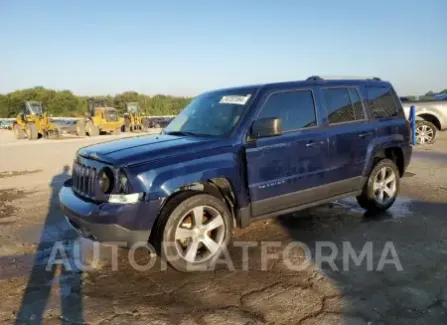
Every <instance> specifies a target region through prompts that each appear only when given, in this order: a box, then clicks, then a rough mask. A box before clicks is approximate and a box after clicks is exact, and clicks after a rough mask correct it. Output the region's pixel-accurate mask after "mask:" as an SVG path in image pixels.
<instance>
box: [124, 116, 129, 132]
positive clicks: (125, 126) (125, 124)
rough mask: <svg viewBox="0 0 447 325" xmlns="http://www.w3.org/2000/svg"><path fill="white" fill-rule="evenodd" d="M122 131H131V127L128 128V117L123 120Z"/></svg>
mask: <svg viewBox="0 0 447 325" xmlns="http://www.w3.org/2000/svg"><path fill="white" fill-rule="evenodd" d="M123 129H124V132H130V131H131V129H130V120H129V119H128V118H126V119H125V120H124V128H123Z"/></svg>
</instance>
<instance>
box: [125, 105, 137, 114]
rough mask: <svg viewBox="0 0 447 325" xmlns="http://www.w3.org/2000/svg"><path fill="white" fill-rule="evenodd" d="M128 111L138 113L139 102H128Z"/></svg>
mask: <svg viewBox="0 0 447 325" xmlns="http://www.w3.org/2000/svg"><path fill="white" fill-rule="evenodd" d="M127 111H128V112H129V113H138V104H137V103H129V104H127Z"/></svg>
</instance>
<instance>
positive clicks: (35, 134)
mask: <svg viewBox="0 0 447 325" xmlns="http://www.w3.org/2000/svg"><path fill="white" fill-rule="evenodd" d="M25 130H26V136H27V137H28V140H37V139H38V138H39V131H38V130H37V126H36V124H34V123H27V124H26V126H25Z"/></svg>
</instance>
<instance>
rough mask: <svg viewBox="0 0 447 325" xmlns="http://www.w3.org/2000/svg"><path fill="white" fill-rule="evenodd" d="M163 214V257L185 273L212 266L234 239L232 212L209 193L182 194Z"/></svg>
mask: <svg viewBox="0 0 447 325" xmlns="http://www.w3.org/2000/svg"><path fill="white" fill-rule="evenodd" d="M161 217H162V218H163V219H164V222H165V224H164V226H163V225H162V227H161V229H162V236H160V237H161V240H162V241H161V243H160V245H161V247H160V248H161V254H162V258H166V260H167V261H168V262H169V264H170V265H171V266H172V267H173V268H175V269H177V270H179V271H182V272H188V271H194V270H209V269H211V268H212V267H214V265H215V262H216V260H217V258H218V257H219V256H220V255H221V254H222V251H223V249H226V246H227V245H228V243H229V242H230V240H231V234H232V223H231V215H230V212H229V211H228V208H227V206H226V205H225V203H224V202H223V201H222V200H220V199H218V198H216V197H214V196H212V195H209V194H197V195H192V196H191V195H188V193H186V194H185V195H182V194H180V195H179V196H178V198H177V199H175V198H174V199H173V201H171V202H170V203H168V205H167V207H166V209H165V211H164V213H163V214H162V216H161ZM160 237H159V238H160ZM158 240H160V239H158Z"/></svg>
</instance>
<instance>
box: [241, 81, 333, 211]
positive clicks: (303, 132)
mask: <svg viewBox="0 0 447 325" xmlns="http://www.w3.org/2000/svg"><path fill="white" fill-rule="evenodd" d="M266 117H275V118H281V119H282V129H283V134H282V135H280V136H275V137H266V138H260V139H256V140H253V141H249V142H248V143H247V144H246V159H247V175H248V187H249V194H250V199H251V202H252V215H253V216H260V215H265V214H268V213H273V212H276V211H279V210H284V209H287V208H291V207H295V206H299V205H302V204H305V203H308V202H310V201H317V200H318V199H319V198H320V197H321V195H323V194H324V193H322V191H318V190H315V189H316V188H318V187H319V186H321V185H323V184H325V183H326V178H325V173H326V169H327V167H328V165H327V164H328V159H327V158H328V151H327V150H328V147H327V137H326V134H325V132H324V131H323V130H322V129H321V128H319V125H318V120H317V113H316V105H315V97H314V89H298V90H286V91H275V92H272V93H270V94H268V95H267V97H266V99H265V101H264V104H263V106H262V107H261V110H260V112H259V114H258V116H257V118H266Z"/></svg>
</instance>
